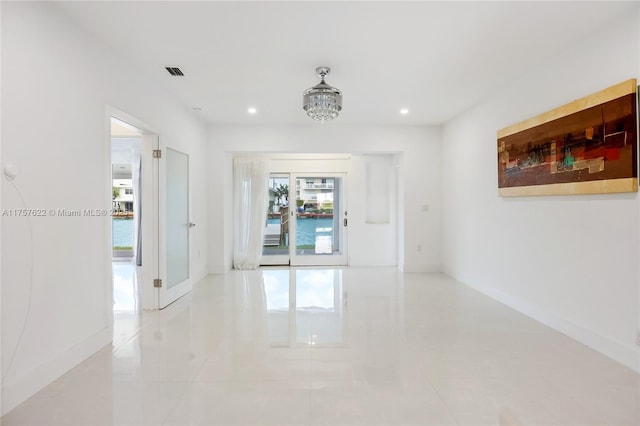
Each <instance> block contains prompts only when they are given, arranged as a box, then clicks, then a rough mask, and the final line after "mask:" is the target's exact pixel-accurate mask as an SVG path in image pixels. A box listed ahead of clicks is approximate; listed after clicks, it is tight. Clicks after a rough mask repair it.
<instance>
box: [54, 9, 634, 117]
mask: <svg viewBox="0 0 640 426" xmlns="http://www.w3.org/2000/svg"><path fill="white" fill-rule="evenodd" d="M56 4H57V7H59V8H60V10H61V11H63V13H65V14H67V15H68V16H69V17H71V19H73V20H75V21H76V22H77V23H78V24H80V25H82V26H84V27H85V28H86V29H87V31H89V32H92V33H94V34H95V35H96V36H97V37H98V38H99V39H101V40H102V41H103V42H105V43H106V44H108V45H110V46H111V47H113V48H115V49H116V50H117V51H119V52H120V53H121V54H122V55H124V57H126V60H127V61H128V62H129V64H127V63H126V62H125V61H123V63H122V64H121V66H124V67H127V66H130V67H131V68H135V69H138V70H139V71H141V72H142V73H143V74H144V75H145V78H147V79H150V80H154V81H155V82H156V83H157V84H158V85H160V86H162V87H163V88H164V89H166V90H167V91H168V92H170V93H171V94H172V95H173V96H175V97H176V98H177V99H179V100H180V101H181V102H182V103H183V104H184V105H185V107H187V108H189V109H190V110H194V109H195V110H194V114H196V115H198V116H199V117H201V118H202V119H203V120H205V121H206V122H209V123H214V124H223V123H224V124H226V123H234V124H243V125H247V124H286V125H304V124H307V125H309V124H314V123H312V122H311V120H310V119H309V118H307V117H306V115H305V113H304V111H303V110H302V92H303V91H304V90H305V89H307V88H309V87H311V86H313V85H315V84H316V83H317V82H318V81H319V79H318V78H317V76H316V75H315V68H316V67H317V66H329V67H331V69H332V71H331V74H330V75H329V76H328V77H327V83H329V84H331V85H333V86H335V87H337V88H339V89H340V90H342V92H343V94H344V100H343V113H342V114H341V116H340V117H339V118H338V119H336V120H335V121H334V122H332V123H328V124H325V125H342V124H355V125H424V124H439V123H443V122H445V121H447V120H449V119H451V118H452V117H455V116H456V115H458V114H460V113H461V112H463V111H465V110H466V109H468V108H470V107H471V106H473V105H474V104H476V103H478V102H479V101H481V100H482V99H483V98H485V97H486V96H488V95H489V94H490V93H492V92H495V91H497V90H500V87H501V86H502V85H503V84H505V83H506V82H509V81H513V80H514V79H515V78H517V77H519V76H521V75H523V74H524V73H526V72H527V70H529V69H531V68H535V67H540V66H544V63H545V61H546V60H547V59H548V58H549V57H551V56H552V55H553V54H557V53H558V52H560V51H562V50H566V49H569V48H570V46H571V45H572V44H573V43H575V42H576V41H577V40H579V39H581V38H584V37H586V36H588V35H592V34H593V33H594V32H597V31H598V30H599V28H604V27H606V26H608V25H615V20H616V18H618V17H620V16H621V15H623V14H626V13H636V14H637V13H638V11H637V2H611V1H605V2H578V1H569V2H518V1H511V2H391V1H390V2H347V1H338V2H306V1H300V2H245V1H239V2H207V1H200V2H166V1H161V2H154V1H143V2H129V1H124V2H58V3H56ZM165 66H175V67H179V68H180V69H181V70H182V71H183V72H184V74H185V76H184V77H171V76H170V75H169V74H168V73H167V71H166V70H165V69H164V67H165ZM249 107H255V108H256V109H257V113H256V114H254V115H250V114H248V113H247V109H248V108H249ZM401 108H408V109H409V113H408V114H406V115H401V114H400V113H399V111H400V109H401Z"/></svg>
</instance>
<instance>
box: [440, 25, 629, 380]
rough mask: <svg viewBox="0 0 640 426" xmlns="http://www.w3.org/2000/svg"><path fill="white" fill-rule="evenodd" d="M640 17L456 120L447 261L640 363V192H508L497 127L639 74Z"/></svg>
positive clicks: (457, 273)
mask: <svg viewBox="0 0 640 426" xmlns="http://www.w3.org/2000/svg"><path fill="white" fill-rule="evenodd" d="M639 51H640V43H639V33H638V14H632V15H629V16H621V17H619V19H618V20H617V21H616V22H612V23H603V25H602V26H600V27H598V28H594V31H593V35H592V37H590V38H589V39H584V40H581V41H580V42H578V43H577V44H576V45H574V46H572V47H571V48H570V49H568V50H566V51H562V52H557V53H556V54H554V55H551V56H550V57H549V58H548V59H547V60H546V61H544V63H541V64H540V66H539V67H538V68H536V69H533V70H531V71H530V72H529V73H528V74H527V75H524V76H522V78H520V79H518V80H517V81H512V82H509V83H507V84H505V85H504V86H503V87H502V88H501V89H500V90H499V91H497V92H496V93H494V94H493V95H492V96H491V97H490V98H488V99H487V100H485V101H484V102H483V103H481V104H480V105H477V106H476V107H474V108H473V109H471V110H470V111H468V112H466V113H465V114H463V115H462V116H460V117H458V118H456V119H455V120H452V121H451V122H449V123H447V124H446V125H445V128H444V142H443V180H442V184H443V188H444V189H443V191H444V218H445V219H444V236H443V242H444V267H445V271H446V272H447V273H448V274H450V275H452V276H453V277H455V278H456V279H458V280H460V281H462V282H464V283H466V284H468V285H470V286H472V287H475V288H477V289H479V290H480V291H482V292H484V293H486V294H488V295H490V296H493V297H495V298H497V299H499V300H501V301H503V302H505V303H506V304H508V305H510V306H512V307H514V308H515V309H518V310H520V311H522V312H524V313H526V314H528V315H530V316H532V317H535V318H537V319H539V320H541V321H542V322H544V323H547V324H549V325H551V326H552V327H554V328H555V329H557V330H559V331H561V332H563V333H565V334H568V335H570V336H572V337H574V338H576V339H578V340H580V341H582V342H584V343H585V344H587V345H589V346H591V347H593V348H595V349H597V350H599V351H601V352H603V353H605V354H607V355H609V356H610V357H612V358H614V359H616V360H618V361H619V362H621V363H623V364H625V365H627V366H629V367H632V368H634V369H636V370H638V355H639V352H638V348H637V347H636V346H635V344H634V342H635V335H636V329H637V328H638V326H639V321H638V282H639V276H638V259H639V254H640V253H639V250H638V231H639V230H638V228H639V226H638V222H639V201H638V194H637V193H627V194H608V195H585V196H555V197H520V198H500V197H498V195H497V149H496V131H497V130H498V129H501V128H503V127H506V126H507V125H510V124H513V123H516V122H519V121H522V120H524V119H527V118H529V117H532V116H535V115H537V114H540V113H542V112H545V111H547V110H549V109H552V108H554V107H557V106H560V105H563V104H565V103H568V102H570V101H572V100H574V99H577V98H580V97H582V96H586V95H588V94H590V93H593V92H596V91H599V90H601V89H604V88H606V87H609V86H611V85H614V84H616V83H619V82H621V81H624V80H627V79H629V78H637V77H638V76H639V75H640V73H639V69H638V64H639V58H638V52H639Z"/></svg>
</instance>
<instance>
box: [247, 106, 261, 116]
mask: <svg viewBox="0 0 640 426" xmlns="http://www.w3.org/2000/svg"><path fill="white" fill-rule="evenodd" d="M247 112H248V113H249V114H251V115H253V114H256V113H257V112H258V110H257V109H255V107H249V108H247Z"/></svg>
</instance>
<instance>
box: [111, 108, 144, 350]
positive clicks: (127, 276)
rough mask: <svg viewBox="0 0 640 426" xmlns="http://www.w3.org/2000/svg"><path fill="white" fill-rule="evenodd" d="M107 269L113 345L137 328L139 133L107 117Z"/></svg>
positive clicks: (139, 241) (132, 334)
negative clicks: (108, 213) (108, 174)
mask: <svg viewBox="0 0 640 426" xmlns="http://www.w3.org/2000/svg"><path fill="white" fill-rule="evenodd" d="M110 136H111V137H110V143H111V182H110V183H111V185H110V198H111V245H110V247H111V269H112V295H113V320H114V329H113V345H114V346H115V347H117V346H119V345H120V344H122V343H124V342H126V341H128V340H129V339H130V338H131V337H133V336H134V335H135V334H136V333H137V331H138V329H139V327H140V308H141V305H140V299H141V298H140V286H139V280H138V270H137V268H138V263H139V262H138V260H140V259H139V248H140V247H141V244H142V241H141V239H140V235H139V234H140V218H141V217H140V210H141V209H140V208H141V203H140V201H141V200H140V194H141V176H140V162H141V154H142V132H141V131H140V130H139V129H138V128H136V127H134V126H132V125H130V124H128V123H126V122H124V121H121V120H119V119H117V118H114V117H110Z"/></svg>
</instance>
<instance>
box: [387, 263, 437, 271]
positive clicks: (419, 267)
mask: <svg viewBox="0 0 640 426" xmlns="http://www.w3.org/2000/svg"><path fill="white" fill-rule="evenodd" d="M398 269H400V271H401V272H407V273H415V272H442V264H440V263H432V264H424V263H420V264H419V263H404V264H401V265H398Z"/></svg>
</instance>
